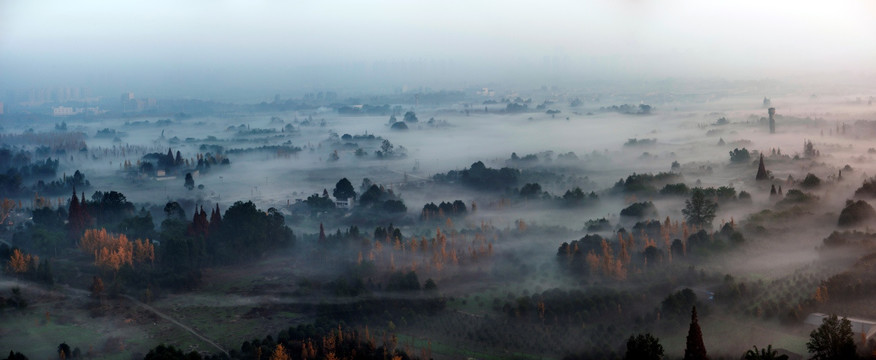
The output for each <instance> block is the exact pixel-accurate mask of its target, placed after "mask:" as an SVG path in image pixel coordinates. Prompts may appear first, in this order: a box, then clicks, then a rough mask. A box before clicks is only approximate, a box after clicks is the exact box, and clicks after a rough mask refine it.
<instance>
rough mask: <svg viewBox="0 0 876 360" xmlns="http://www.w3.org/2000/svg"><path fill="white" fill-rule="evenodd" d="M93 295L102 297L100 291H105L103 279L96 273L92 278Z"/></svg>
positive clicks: (91, 288)
mask: <svg viewBox="0 0 876 360" xmlns="http://www.w3.org/2000/svg"><path fill="white" fill-rule="evenodd" d="M90 290H91V297H93V298H100V293H102V292H103V280H101V279H100V277H98V276H97V275H95V276H94V277H93V278H92V279H91V287H90Z"/></svg>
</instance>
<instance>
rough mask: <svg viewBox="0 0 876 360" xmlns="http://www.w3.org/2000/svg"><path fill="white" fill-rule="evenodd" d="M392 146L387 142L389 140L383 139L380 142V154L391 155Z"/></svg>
mask: <svg viewBox="0 0 876 360" xmlns="http://www.w3.org/2000/svg"><path fill="white" fill-rule="evenodd" d="M393 147H394V146H393V145H392V143H391V142H389V140H383V142H382V143H380V151H381V154H383V155H382V156H390V155H392V148H393Z"/></svg>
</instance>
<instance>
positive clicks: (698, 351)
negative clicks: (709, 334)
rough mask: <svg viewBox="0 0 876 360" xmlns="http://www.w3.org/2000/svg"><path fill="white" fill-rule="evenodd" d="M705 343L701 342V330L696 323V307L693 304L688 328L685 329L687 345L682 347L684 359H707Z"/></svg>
mask: <svg viewBox="0 0 876 360" xmlns="http://www.w3.org/2000/svg"><path fill="white" fill-rule="evenodd" d="M708 358H709V356H708V355H706V345H705V344H703V332H702V330H700V324H698V323H697V307H696V306H694V307H693V310H691V315H690V329H688V331H687V346H686V347H685V348H684V360H708Z"/></svg>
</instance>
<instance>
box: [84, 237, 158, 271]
mask: <svg viewBox="0 0 876 360" xmlns="http://www.w3.org/2000/svg"><path fill="white" fill-rule="evenodd" d="M79 249H80V250H82V252H84V253H86V254H90V255H93V256H94V264H95V265H97V266H98V267H100V268H102V269H105V270H112V271H118V270H119V269H120V268H121V267H122V266H124V265H125V264H128V265H131V266H133V265H134V262H135V260H136V262H137V263H145V262H147V261H148V262H150V263H151V262H153V261H155V247H154V246H153V245H152V242H150V241H149V240H148V239H146V240H141V239H137V240H136V241H129V240H128V237H127V236H125V234H118V235H116V234H113V233H109V232H107V231H106V229H100V230H98V229H88V230H85V234H84V235H82V238H81V239H80V240H79Z"/></svg>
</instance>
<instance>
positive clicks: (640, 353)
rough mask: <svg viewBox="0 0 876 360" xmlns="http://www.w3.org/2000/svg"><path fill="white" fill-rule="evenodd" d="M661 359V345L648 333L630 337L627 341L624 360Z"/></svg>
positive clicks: (658, 340)
mask: <svg viewBox="0 0 876 360" xmlns="http://www.w3.org/2000/svg"><path fill="white" fill-rule="evenodd" d="M662 358H663V345H660V339H658V338H655V337H654V336H652V335H651V334H650V333H648V334H639V335H636V336H635V337H633V336H630V339H629V340H627V353H626V355H624V359H625V360H639V359H642V360H659V359H662Z"/></svg>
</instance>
